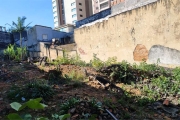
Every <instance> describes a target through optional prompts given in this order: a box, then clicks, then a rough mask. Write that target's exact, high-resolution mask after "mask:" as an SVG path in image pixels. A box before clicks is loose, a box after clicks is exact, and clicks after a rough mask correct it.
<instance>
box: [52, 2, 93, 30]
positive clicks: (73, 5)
mask: <svg viewBox="0 0 180 120" xmlns="http://www.w3.org/2000/svg"><path fill="white" fill-rule="evenodd" d="M52 6H53V16H54V27H55V29H59V30H60V31H66V30H65V28H64V27H67V26H71V27H72V24H75V22H76V21H78V20H81V19H84V18H86V17H88V16H91V15H92V1H91V0H52ZM66 32H67V31H66Z"/></svg>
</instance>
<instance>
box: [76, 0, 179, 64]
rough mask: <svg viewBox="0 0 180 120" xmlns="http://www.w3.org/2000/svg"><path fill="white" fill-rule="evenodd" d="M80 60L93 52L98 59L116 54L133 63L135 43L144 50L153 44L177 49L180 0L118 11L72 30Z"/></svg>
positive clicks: (162, 0) (159, 1)
mask: <svg viewBox="0 0 180 120" xmlns="http://www.w3.org/2000/svg"><path fill="white" fill-rule="evenodd" d="M74 39H75V42H76V44H77V51H78V54H79V55H80V57H81V59H83V60H85V61H87V62H89V60H90V59H92V58H93V53H94V54H97V57H99V58H100V59H101V60H107V58H108V57H113V56H116V57H117V58H118V61H122V60H127V61H128V62H131V63H133V62H134V59H133V51H134V49H135V47H136V46H137V45H138V44H141V45H144V46H145V47H146V48H147V50H150V48H151V47H152V46H153V45H162V46H164V47H169V48H173V49H176V50H180V0H158V1H157V2H155V3H151V4H148V5H146V6H143V7H140V8H137V9H134V10H131V11H127V12H125V13H121V14H119V15H116V16H113V17H111V18H109V19H108V20H107V21H103V22H99V23H96V24H94V25H91V26H87V27H83V28H78V29H76V30H75V32H74Z"/></svg>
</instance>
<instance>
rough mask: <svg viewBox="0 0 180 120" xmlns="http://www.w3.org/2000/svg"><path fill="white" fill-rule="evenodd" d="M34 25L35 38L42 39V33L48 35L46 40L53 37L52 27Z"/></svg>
mask: <svg viewBox="0 0 180 120" xmlns="http://www.w3.org/2000/svg"><path fill="white" fill-rule="evenodd" d="M35 27H36V34H37V40H43V34H45V35H47V37H48V39H47V41H48V40H51V39H52V38H53V36H52V28H50V27H43V26H35Z"/></svg>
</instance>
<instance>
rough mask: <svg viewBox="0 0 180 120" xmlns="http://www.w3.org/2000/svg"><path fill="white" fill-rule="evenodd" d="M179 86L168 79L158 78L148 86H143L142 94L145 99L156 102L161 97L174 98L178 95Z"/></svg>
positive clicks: (179, 91)
mask: <svg viewBox="0 0 180 120" xmlns="http://www.w3.org/2000/svg"><path fill="white" fill-rule="evenodd" d="M179 86H180V84H179V83H178V82H177V81H173V80H172V79H171V78H169V77H164V76H160V77H158V78H153V79H152V80H151V83H150V84H149V85H145V86H143V88H142V89H143V92H144V94H145V95H146V96H147V97H151V98H154V99H155V100H158V99H160V98H163V97H165V98H166V97H169V96H176V95H177V94H178V93H180V89H179Z"/></svg>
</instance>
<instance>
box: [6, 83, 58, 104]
mask: <svg viewBox="0 0 180 120" xmlns="http://www.w3.org/2000/svg"><path fill="white" fill-rule="evenodd" d="M54 94H55V93H54V90H53V89H52V87H50V86H49V85H48V84H47V83H44V82H42V81H33V82H30V83H27V84H26V85H24V86H17V85H13V86H12V87H11V88H10V90H9V91H8V94H7V97H8V98H9V99H10V100H15V101H26V100H27V99H31V98H38V97H42V98H43V100H48V99H49V98H51V97H52V96H53V95H54Z"/></svg>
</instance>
